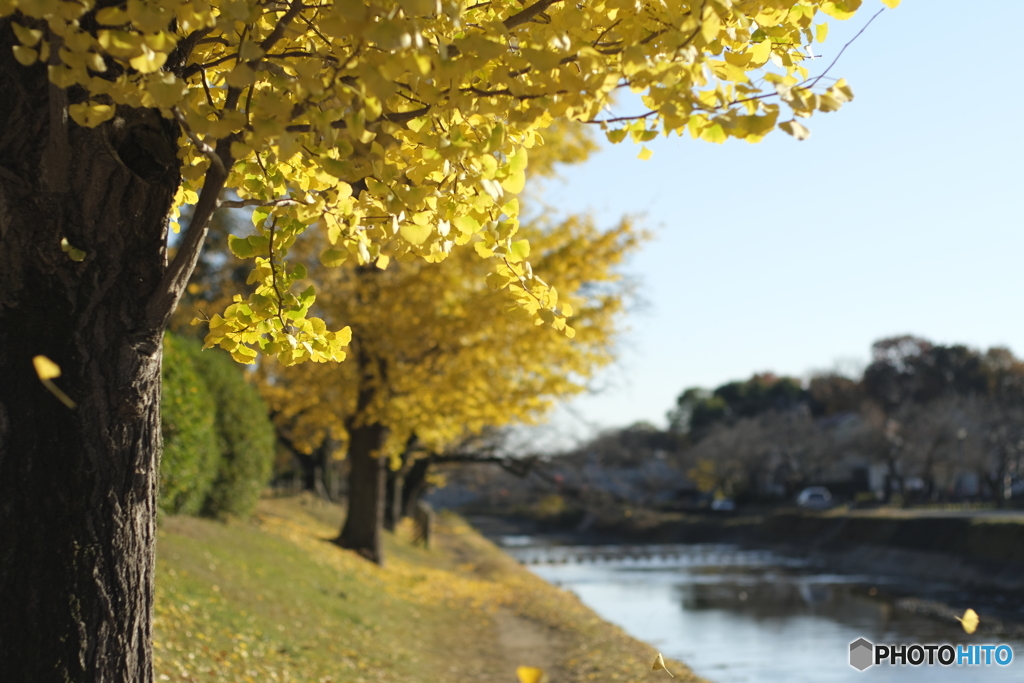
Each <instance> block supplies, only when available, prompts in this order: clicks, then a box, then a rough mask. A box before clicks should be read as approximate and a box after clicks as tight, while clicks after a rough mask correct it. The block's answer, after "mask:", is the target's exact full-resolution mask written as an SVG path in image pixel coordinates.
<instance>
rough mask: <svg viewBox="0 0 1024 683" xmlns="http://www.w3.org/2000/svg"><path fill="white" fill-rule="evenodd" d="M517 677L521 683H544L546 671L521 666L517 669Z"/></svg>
mask: <svg viewBox="0 0 1024 683" xmlns="http://www.w3.org/2000/svg"><path fill="white" fill-rule="evenodd" d="M516 677H518V678H519V683H542V681H543V680H544V678H545V676H544V670H543V669H538V668H537V667H535V666H521V667H519V668H517V669H516Z"/></svg>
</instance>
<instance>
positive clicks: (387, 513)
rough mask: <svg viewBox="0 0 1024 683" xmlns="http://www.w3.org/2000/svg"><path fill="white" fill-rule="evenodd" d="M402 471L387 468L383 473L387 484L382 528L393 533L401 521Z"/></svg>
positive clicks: (403, 484) (403, 478)
mask: <svg viewBox="0 0 1024 683" xmlns="http://www.w3.org/2000/svg"><path fill="white" fill-rule="evenodd" d="M403 470H404V468H403V469H399V470H393V469H391V468H390V467H389V468H387V471H386V472H385V475H386V480H387V483H386V491H385V497H384V528H385V529H387V530H388V531H394V530H395V526H396V525H397V524H398V522H399V521H401V519H402V489H404V488H405V472H404V471H403Z"/></svg>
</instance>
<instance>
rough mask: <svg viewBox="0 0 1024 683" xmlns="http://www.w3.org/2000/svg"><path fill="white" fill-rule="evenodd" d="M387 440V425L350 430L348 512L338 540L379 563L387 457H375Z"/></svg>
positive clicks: (341, 544)
mask: <svg viewBox="0 0 1024 683" xmlns="http://www.w3.org/2000/svg"><path fill="white" fill-rule="evenodd" d="M386 440H387V428H386V427H384V425H382V424H379V423H374V424H371V425H366V426H361V427H355V428H351V429H349V444H348V461H349V470H348V514H346V515H345V524H344V526H343V527H342V529H341V535H340V536H338V538H337V539H335V543H337V544H338V545H340V546H341V547H342V548H347V549H349V550H354V551H356V552H357V553H359V554H360V555H362V556H363V557H365V558H366V559H368V560H370V561H371V562H376V563H377V564H380V565H383V564H384V554H383V552H382V549H381V532H382V529H383V526H384V498H385V485H386V482H387V459H386V458H383V457H375V456H376V455H377V454H378V453H379V452H380V450H381V449H382V448H383V447H384V442H385V441H386Z"/></svg>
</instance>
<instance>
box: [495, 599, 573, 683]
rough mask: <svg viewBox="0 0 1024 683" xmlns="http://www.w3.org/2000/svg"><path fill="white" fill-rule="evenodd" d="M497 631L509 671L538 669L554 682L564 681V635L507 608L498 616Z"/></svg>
mask: <svg viewBox="0 0 1024 683" xmlns="http://www.w3.org/2000/svg"><path fill="white" fill-rule="evenodd" d="M494 627H495V631H496V633H497V639H498V646H499V648H501V652H502V655H503V659H504V660H505V662H506V664H507V668H508V670H514V669H515V668H516V667H519V666H535V667H539V668H541V669H544V671H545V672H547V673H548V676H549V677H550V678H552V679H555V680H557V679H560V678H561V676H559V675H558V674H560V673H561V671H560V670H561V666H562V662H563V660H564V656H563V653H564V644H563V642H562V641H563V640H564V637H563V636H562V635H561V634H560V633H558V632H557V631H555V630H553V629H551V628H548V627H546V626H544V625H543V624H538V623H537V622H535V621H533V620H531V619H527V618H525V617H521V616H519V615H517V614H515V613H514V612H512V611H510V610H508V609H504V608H503V609H501V610H500V611H499V612H498V613H497V614H495V615H494Z"/></svg>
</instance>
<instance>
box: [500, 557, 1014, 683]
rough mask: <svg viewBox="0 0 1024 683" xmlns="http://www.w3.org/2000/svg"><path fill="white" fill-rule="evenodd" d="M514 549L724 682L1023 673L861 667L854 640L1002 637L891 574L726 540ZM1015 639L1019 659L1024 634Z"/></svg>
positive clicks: (628, 626)
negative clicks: (936, 605) (838, 567)
mask: <svg viewBox="0 0 1024 683" xmlns="http://www.w3.org/2000/svg"><path fill="white" fill-rule="evenodd" d="M508 551H509V552H510V553H512V554H513V555H514V556H516V557H517V558H519V559H520V560H521V561H523V562H525V563H527V564H528V565H530V568H531V569H532V570H533V571H534V572H535V573H537V574H538V575H540V576H541V577H543V578H544V579H546V580H548V581H550V582H552V583H555V584H556V585H561V586H563V587H565V588H568V589H569V590H571V591H573V592H574V593H576V594H577V595H578V596H579V597H580V599H581V600H583V602H584V603H586V604H587V605H589V606H590V607H591V608H592V609H594V610H595V611H596V612H597V613H598V614H600V615H601V616H602V617H604V618H605V619H607V620H608V621H611V622H613V623H616V624H618V625H620V626H622V627H623V628H624V629H625V630H626V631H627V632H629V633H631V634H632V635H633V636H635V637H637V638H639V639H641V640H645V641H647V642H649V643H651V644H652V645H655V646H656V647H658V648H659V649H660V650H662V652H664V653H665V654H666V655H668V656H672V657H676V658H679V659H681V660H683V661H685V662H687V663H688V664H689V665H690V666H691V667H692V668H693V669H694V670H695V671H696V672H697V673H698V674H700V675H702V676H705V677H706V678H708V679H710V680H712V681H716V682H717V683H776V682H778V683H803V682H806V683H831V682H838V681H862V682H863V681H865V680H871V681H902V682H904V683H919V682H924V681H928V682H931V681H990V680H1024V663H1022V661H1015V662H1014V663H1013V664H1011V665H1010V666H1008V667H995V666H991V667H959V668H958V667H949V668H946V667H888V666H875V667H871V668H870V669H868V670H867V671H866V672H863V673H861V672H858V671H856V670H854V669H852V668H851V667H850V666H849V665H848V663H847V662H848V648H849V644H850V643H851V642H852V641H854V640H856V639H857V638H860V637H864V638H867V639H868V640H871V641H873V642H876V643H901V644H902V643H913V642H920V643H952V644H959V643H987V642H1004V641H1003V640H1002V639H995V638H993V637H992V636H991V635H983V634H978V635H975V636H968V635H966V634H965V633H963V631H962V629H960V627H959V625H958V624H956V623H955V622H952V621H950V620H939V619H933V618H928V617H924V616H921V615H919V614H914V613H912V612H907V611H904V610H901V609H897V608H896V607H895V606H894V604H893V603H892V602H891V601H890V600H888V599H886V598H884V597H883V596H884V595H886V594H887V592H888V589H892V588H895V587H897V584H895V582H893V581H892V580H889V579H886V578H885V577H878V576H866V575H859V576H853V575H840V574H835V573H828V572H825V571H823V570H822V569H821V568H819V567H816V566H814V565H812V564H811V563H809V562H807V561H805V560H800V559H794V558H787V557H782V556H778V555H775V554H772V553H770V552H766V551H760V550H759V551H751V550H742V549H739V548H736V547H733V546H726V545H692V546H679V545H676V546H636V547H632V548H625V547H622V546H604V547H587V548H580V547H566V546H548V547H542V546H532V545H529V544H523V543H522V541H520V545H519V546H518V547H515V548H509V549H508ZM1007 642H1009V643H1010V644H1011V645H1012V646H1013V648H1014V652H1015V655H1016V657H1017V659H1018V660H1024V643H1021V642H1013V641H1007Z"/></svg>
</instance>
